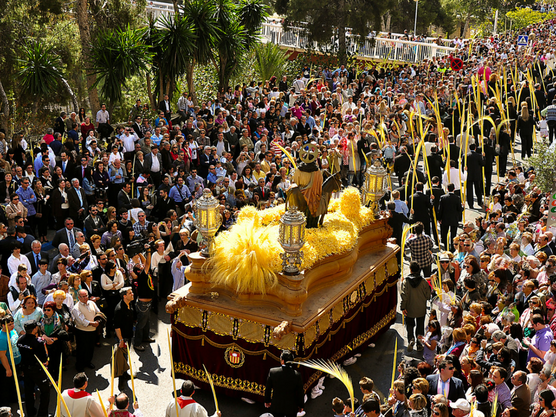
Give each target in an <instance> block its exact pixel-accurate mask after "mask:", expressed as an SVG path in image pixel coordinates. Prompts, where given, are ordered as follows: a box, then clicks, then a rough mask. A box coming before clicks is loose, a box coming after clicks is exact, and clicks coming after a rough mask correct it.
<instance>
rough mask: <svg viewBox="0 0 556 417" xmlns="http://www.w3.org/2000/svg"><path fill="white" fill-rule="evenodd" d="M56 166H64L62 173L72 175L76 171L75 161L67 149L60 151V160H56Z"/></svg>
mask: <svg viewBox="0 0 556 417" xmlns="http://www.w3.org/2000/svg"><path fill="white" fill-rule="evenodd" d="M56 166H59V167H60V168H62V173H63V174H64V176H71V175H72V174H73V173H75V163H73V162H72V161H70V159H69V158H68V154H67V152H66V151H62V152H60V161H57V162H56Z"/></svg>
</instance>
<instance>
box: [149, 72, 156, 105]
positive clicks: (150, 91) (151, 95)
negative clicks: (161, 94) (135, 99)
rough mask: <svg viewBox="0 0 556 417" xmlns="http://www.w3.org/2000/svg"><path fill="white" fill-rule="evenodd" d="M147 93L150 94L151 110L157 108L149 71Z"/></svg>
mask: <svg viewBox="0 0 556 417" xmlns="http://www.w3.org/2000/svg"><path fill="white" fill-rule="evenodd" d="M147 94H148V95H149V101H150V103H151V110H154V109H156V100H155V99H154V94H153V90H152V86H151V75H150V74H149V73H147Z"/></svg>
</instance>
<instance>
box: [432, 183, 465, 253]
mask: <svg viewBox="0 0 556 417" xmlns="http://www.w3.org/2000/svg"><path fill="white" fill-rule="evenodd" d="M447 189H448V194H445V195H443V196H442V197H440V204H439V205H438V213H437V215H438V222H439V223H440V237H441V239H442V243H444V248H445V249H446V250H448V247H450V250H451V251H453V250H454V248H453V245H452V242H450V246H448V230H449V231H450V236H452V237H455V236H456V234H457V230H458V223H459V221H460V218H461V213H463V205H462V203H461V199H460V198H459V197H458V196H457V195H456V194H455V193H454V184H448V187H447Z"/></svg>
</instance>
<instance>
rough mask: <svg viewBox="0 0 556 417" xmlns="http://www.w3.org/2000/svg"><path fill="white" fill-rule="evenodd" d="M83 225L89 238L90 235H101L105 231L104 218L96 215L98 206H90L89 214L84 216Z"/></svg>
mask: <svg viewBox="0 0 556 417" xmlns="http://www.w3.org/2000/svg"><path fill="white" fill-rule="evenodd" d="M84 225H85V233H86V235H87V237H88V238H89V239H90V238H91V236H92V235H95V234H96V235H99V236H102V234H103V233H104V232H106V225H105V224H104V220H102V217H100V216H99V215H98V207H97V206H94V205H93V206H91V211H90V214H89V215H88V216H87V217H86V218H85V222H84Z"/></svg>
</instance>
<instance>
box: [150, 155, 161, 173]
mask: <svg viewBox="0 0 556 417" xmlns="http://www.w3.org/2000/svg"><path fill="white" fill-rule="evenodd" d="M152 158H153V159H152V161H153V162H152V164H151V172H159V171H160V162H159V161H158V154H156V155H155V154H154V153H153V154H152Z"/></svg>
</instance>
